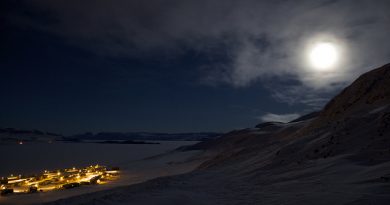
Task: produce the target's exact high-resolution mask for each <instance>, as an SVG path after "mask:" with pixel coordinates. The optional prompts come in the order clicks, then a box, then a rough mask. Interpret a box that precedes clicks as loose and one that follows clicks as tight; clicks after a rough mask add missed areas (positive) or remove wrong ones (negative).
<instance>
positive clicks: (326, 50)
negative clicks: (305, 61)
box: [309, 42, 339, 71]
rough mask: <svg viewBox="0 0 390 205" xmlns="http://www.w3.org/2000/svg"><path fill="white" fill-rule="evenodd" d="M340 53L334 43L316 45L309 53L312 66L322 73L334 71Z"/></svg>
mask: <svg viewBox="0 0 390 205" xmlns="http://www.w3.org/2000/svg"><path fill="white" fill-rule="evenodd" d="M338 57H339V54H338V51H337V48H336V46H335V45H334V44H333V43H328V42H321V43H316V44H314V46H313V47H312V48H311V50H310V51H309V60H310V63H311V65H312V66H313V67H314V68H315V69H317V70H321V71H326V70H330V69H332V68H333V67H334V66H335V64H336V63H337V61H338Z"/></svg>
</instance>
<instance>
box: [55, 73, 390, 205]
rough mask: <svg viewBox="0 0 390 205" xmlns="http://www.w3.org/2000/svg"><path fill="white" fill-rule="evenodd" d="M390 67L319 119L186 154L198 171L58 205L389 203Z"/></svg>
mask: <svg viewBox="0 0 390 205" xmlns="http://www.w3.org/2000/svg"><path fill="white" fill-rule="evenodd" d="M388 105H390V65H386V66H383V67H381V68H379V69H375V70H373V71H371V72H369V73H366V74H364V75H362V76H361V77H359V79H357V80H356V81H355V82H354V83H353V84H352V85H351V86H349V87H347V88H346V89H345V90H344V91H343V92H341V93H340V94H339V95H338V96H336V97H335V98H334V99H333V100H332V101H330V102H329V103H328V105H327V106H325V108H324V110H322V111H321V112H320V114H319V115H318V116H317V115H315V116H313V117H314V118H312V119H304V120H303V121H293V122H292V123H279V124H278V123H271V124H264V125H262V126H259V127H258V128H254V129H253V128H252V129H245V130H238V131H233V132H231V133H228V134H226V135H224V136H222V137H220V138H218V139H216V140H213V141H209V142H202V143H199V144H197V145H194V146H192V147H187V149H184V150H193V149H202V150H204V151H203V153H202V154H200V155H199V156H208V157H209V160H207V161H205V162H204V163H202V164H201V165H200V166H199V168H198V169H197V170H195V171H193V172H190V173H187V174H183V175H178V176H170V177H163V178H157V179H153V180H150V181H148V182H145V183H142V184H137V185H133V186H126V187H120V188H116V189H112V190H109V191H104V192H97V193H92V194H88V195H83V196H78V197H74V198H69V199H64V200H60V201H57V202H54V203H52V204H85V205H90V204H91V205H92V204H113V205H119V204H121V205H122V204H139V205H147V204H153V205H168V204H197V205H198V204H224V205H226V204H227V205H229V204H297V205H298V204H349V205H352V204H353V205H358V204H389V201H390V106H388Z"/></svg>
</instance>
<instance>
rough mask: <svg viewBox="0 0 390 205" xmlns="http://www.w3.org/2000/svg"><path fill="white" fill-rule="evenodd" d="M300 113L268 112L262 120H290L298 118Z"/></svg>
mask: <svg viewBox="0 0 390 205" xmlns="http://www.w3.org/2000/svg"><path fill="white" fill-rule="evenodd" d="M299 116H300V115H299V114H297V113H291V114H274V113H267V114H265V115H263V116H261V117H260V120H261V121H263V122H290V121H292V120H294V119H297V118H298V117H299Z"/></svg>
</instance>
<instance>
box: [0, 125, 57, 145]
mask: <svg viewBox="0 0 390 205" xmlns="http://www.w3.org/2000/svg"><path fill="white" fill-rule="evenodd" d="M62 137H63V135H61V134H57V133H51V132H45V131H41V130H23V129H15V128H0V142H20V141H43V142H52V141H56V140H60V139H62Z"/></svg>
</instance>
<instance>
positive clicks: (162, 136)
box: [65, 132, 222, 141]
mask: <svg viewBox="0 0 390 205" xmlns="http://www.w3.org/2000/svg"><path fill="white" fill-rule="evenodd" d="M221 135H222V133H215V132H198V133H173V134H172V133H152V132H127V133H122V132H100V133H97V134H93V133H85V134H79V135H73V136H70V137H66V138H65V139H68V140H161V141H163V140H168V141H175V140H178V141H181V140H186V141H205V140H209V139H215V138H217V137H219V136H221Z"/></svg>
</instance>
